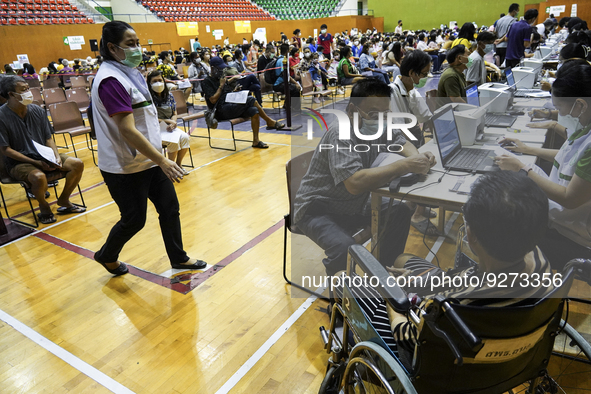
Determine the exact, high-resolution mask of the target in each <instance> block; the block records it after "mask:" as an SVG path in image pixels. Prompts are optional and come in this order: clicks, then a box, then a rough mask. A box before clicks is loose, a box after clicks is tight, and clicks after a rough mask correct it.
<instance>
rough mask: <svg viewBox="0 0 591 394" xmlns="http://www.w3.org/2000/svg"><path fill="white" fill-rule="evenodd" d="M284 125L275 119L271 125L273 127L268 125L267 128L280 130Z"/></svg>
mask: <svg viewBox="0 0 591 394" xmlns="http://www.w3.org/2000/svg"><path fill="white" fill-rule="evenodd" d="M284 127H285V125H284V124H283V123H281V122H280V121H278V120H277V121H275V124H274V125H273V127H269V128H270V129H275V130H281V129H282V128H284Z"/></svg>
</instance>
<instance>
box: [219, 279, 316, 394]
mask: <svg viewBox="0 0 591 394" xmlns="http://www.w3.org/2000/svg"><path fill="white" fill-rule="evenodd" d="M324 290H325V288H319V289H317V290H316V292H320V293H322V292H323V291H324ZM316 298H317V297H316V296H315V295H311V296H310V297H309V298H308V299H307V300H306V301H304V303H303V304H302V305H301V306H300V307H299V308H298V309H297V310H296V311H295V312H294V313H293V314H292V315H291V316H290V317H289V318H288V319H287V320H286V321H285V323H283V324H282V325H281V327H279V328H278V329H277V331H275V332H274V333H273V335H271V336H270V337H269V339H267V341H266V342H265V343H263V345H262V346H261V347H260V348H258V350H257V351H256V352H254V354H253V355H252V356H250V358H249V359H248V360H246V362H245V363H244V364H243V365H242V366H241V367H240V369H238V371H236V372H235V373H234V375H232V376H231V377H230V379H228V381H227V382H226V383H225V384H224V385H223V386H222V387H220V389H219V390H218V391H216V393H215V394H226V393H228V392H229V391H230V390H232V389H233V388H234V386H236V384H237V383H238V382H239V381H240V379H242V378H243V377H244V375H246V374H247V373H248V371H250V369H251V368H252V367H254V366H255V364H256V363H257V362H258V361H259V360H260V359H261V358H262V357H263V356H264V355H265V353H267V352H268V351H269V349H271V347H272V346H273V345H274V344H275V343H276V342H277V341H278V340H279V338H281V337H282V336H283V334H285V333H286V332H287V330H289V328H290V327H291V326H292V325H293V324H294V323H295V322H296V321H297V320H298V319H299V318H300V316H302V315H303V314H304V312H305V311H306V310H307V309H308V308H309V307H310V306H311V305H312V303H313V302H314V301H316Z"/></svg>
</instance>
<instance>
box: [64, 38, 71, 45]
mask: <svg viewBox="0 0 591 394" xmlns="http://www.w3.org/2000/svg"><path fill="white" fill-rule="evenodd" d="M64 45H70V40H69V39H68V37H64Z"/></svg>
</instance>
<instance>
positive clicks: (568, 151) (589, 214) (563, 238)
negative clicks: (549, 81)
mask: <svg viewBox="0 0 591 394" xmlns="http://www.w3.org/2000/svg"><path fill="white" fill-rule="evenodd" d="M590 92H591V65H589V63H587V62H586V61H585V60H582V59H573V60H570V61H568V62H565V63H564V65H563V66H562V67H561V68H560V70H559V71H558V73H557V78H556V81H555V82H554V86H553V89H552V102H553V104H554V106H555V107H556V109H557V110H558V112H559V114H561V115H563V116H569V117H572V118H573V120H574V123H575V124H576V128H575V130H576V131H575V132H574V133H572V134H571V135H570V136H569V137H568V139H567V140H566V142H565V143H564V144H563V145H562V147H561V148H560V149H559V150H556V149H543V148H533V147H530V146H527V145H526V144H524V143H522V142H521V141H519V140H517V139H513V138H506V139H504V140H503V141H501V143H505V142H512V143H514V144H515V146H514V147H507V149H508V150H510V151H513V152H520V153H524V154H529V155H535V156H538V157H540V158H542V159H545V160H548V161H550V162H553V163H554V165H553V166H552V171H551V173H550V177H547V176H545V174H544V173H543V172H541V171H539V170H538V169H536V168H533V167H532V166H530V165H524V164H523V163H522V162H521V161H519V159H518V158H516V157H514V156H508V155H503V156H500V157H497V158H495V160H496V161H497V164H498V165H499V167H500V168H501V169H503V170H510V171H521V172H523V174H524V176H528V177H529V178H531V179H533V180H534V181H535V182H536V183H537V184H538V185H539V186H540V187H541V188H542V190H543V191H544V192H545V193H546V195H547V196H548V198H549V199H550V222H549V227H550V228H549V230H548V231H547V233H546V239H545V240H544V242H542V243H541V244H540V248H541V249H542V251H543V252H544V254H545V255H546V256H547V257H548V260H549V261H550V262H551V264H552V268H554V269H561V268H562V266H563V265H564V264H565V263H566V262H568V261H569V260H571V259H573V258H587V259H589V258H591V97H589V93H590Z"/></svg>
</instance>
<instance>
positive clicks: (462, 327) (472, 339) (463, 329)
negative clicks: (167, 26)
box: [441, 301, 482, 351]
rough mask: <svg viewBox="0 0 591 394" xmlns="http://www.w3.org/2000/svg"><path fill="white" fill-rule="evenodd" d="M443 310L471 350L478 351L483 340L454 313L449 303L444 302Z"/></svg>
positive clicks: (442, 304)
mask: <svg viewBox="0 0 591 394" xmlns="http://www.w3.org/2000/svg"><path fill="white" fill-rule="evenodd" d="M441 310H442V311H443V313H445V316H447V318H448V319H449V321H450V322H451V324H452V325H453V326H454V328H455V329H456V330H458V332H459V333H460V336H461V337H462V338H463V339H464V341H466V343H467V344H468V346H470V349H472V350H473V351H476V350H477V348H478V347H479V346H480V344H481V343H482V340H481V339H480V338H478V337H477V336H476V335H474V333H473V332H472V331H471V330H470V328H468V326H467V325H466V323H464V321H463V320H462V319H461V318H460V316H459V315H458V314H457V313H456V311H454V309H453V307H452V306H451V305H450V303H449V302H447V301H443V302H442V303H441Z"/></svg>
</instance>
